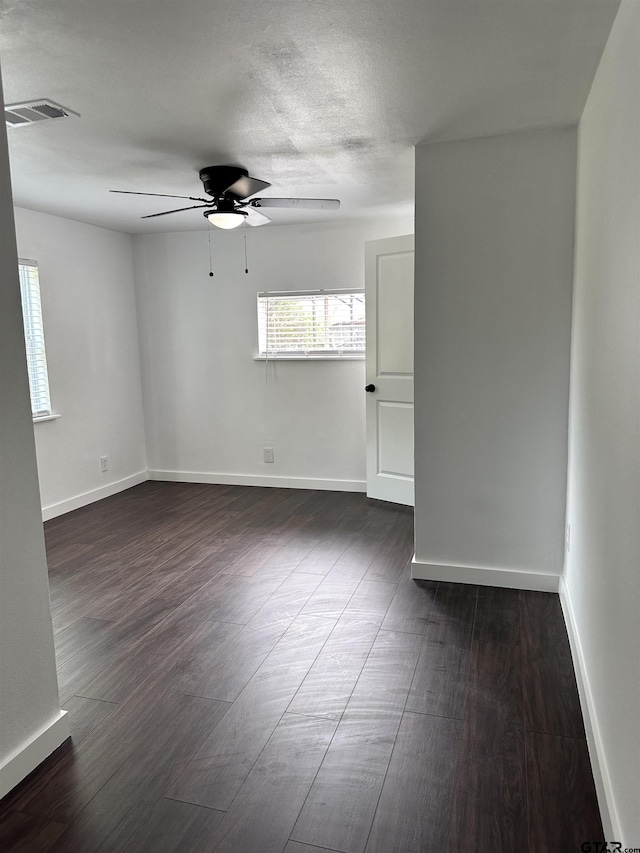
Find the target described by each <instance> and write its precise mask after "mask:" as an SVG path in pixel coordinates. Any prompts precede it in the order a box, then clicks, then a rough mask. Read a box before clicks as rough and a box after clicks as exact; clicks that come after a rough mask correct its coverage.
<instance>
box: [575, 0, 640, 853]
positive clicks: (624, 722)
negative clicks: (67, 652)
mask: <svg viewBox="0 0 640 853" xmlns="http://www.w3.org/2000/svg"><path fill="white" fill-rule="evenodd" d="M639 57H640V6H639V5H638V3H637V2H636V0H623V3H622V6H621V7H620V11H619V13H618V17H617V18H616V22H615V24H614V27H613V30H612V33H611V36H610V39H609V42H608V45H607V48H606V50H605V53H604V55H603V58H602V62H601V64H600V67H599V70H598V72H597V75H596V77H595V81H594V83H593V88H592V90H591V93H590V95H589V99H588V101H587V105H586V107H585V110H584V114H583V116H582V120H581V122H580V127H579V137H578V140H579V141H578V204H577V226H576V235H577V237H576V272H575V285H574V303H573V344H572V371H571V410H570V411H571V414H570V424H571V427H570V467H569V482H568V515H567V518H568V522H569V524H570V525H571V542H570V551H569V553H568V555H567V563H566V571H565V582H566V586H565V587H564V590H563V592H564V595H563V603H564V604H565V611H566V613H567V615H568V619H569V623H570V628H571V629H572V635H573V639H574V651H575V652H576V653H577V659H578V663H579V666H580V669H581V675H582V680H583V699H584V700H585V703H586V706H587V707H586V710H587V712H588V713H589V717H590V722H591V726H592V731H591V732H590V735H591V737H590V746H591V747H592V750H593V752H592V754H594V757H596V758H597V759H598V761H597V764H598V765H599V769H600V772H601V778H600V777H599V775H598V773H596V781H597V782H598V783H599V787H600V791H599V793H600V795H601V802H604V801H606V803H607V808H606V809H603V812H604V815H605V816H607V811H608V813H609V814H608V816H607V819H608V821H609V823H610V824H611V825H610V826H606V825H605V834H606V835H607V837H608V838H612V839H616V840H618V841H621V840H624V842H626V845H624V846H629V845H633V846H638V845H640V630H639V627H638V626H639V625H640V620H639V618H638V614H639V613H640V513H639V507H640V248H639V238H640V59H639ZM607 819H605V824H606V823H607Z"/></svg>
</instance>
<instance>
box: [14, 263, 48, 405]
mask: <svg viewBox="0 0 640 853" xmlns="http://www.w3.org/2000/svg"><path fill="white" fill-rule="evenodd" d="M18 270H19V273H20V295H21V296H22V316H23V319H24V338H25V343H26V348H27V369H28V371H29V390H30V392H31V412H32V414H33V417H34V418H42V417H46V416H47V415H50V414H51V400H50V397H49V377H48V374H47V356H46V354H45V350H44V327H43V324H42V307H41V305H40V280H39V278H38V264H37V263H36V262H35V261H25V260H22V259H21V260H20V261H19V262H18Z"/></svg>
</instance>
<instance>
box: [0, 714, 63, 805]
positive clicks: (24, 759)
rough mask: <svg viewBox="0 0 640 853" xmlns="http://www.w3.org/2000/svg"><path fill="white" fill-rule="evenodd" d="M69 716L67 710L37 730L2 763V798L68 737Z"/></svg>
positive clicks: (0, 781)
mask: <svg viewBox="0 0 640 853" xmlns="http://www.w3.org/2000/svg"><path fill="white" fill-rule="evenodd" d="M70 735H71V731H70V729H69V718H68V717H67V712H66V711H60V713H59V715H58V716H57V717H56V719H55V720H53V721H52V722H51V723H49V724H48V725H47V726H45V727H44V728H43V729H41V730H40V731H39V732H37V733H36V734H35V735H34V736H33V737H32V738H31V740H29V741H28V743H26V744H25V745H24V746H21V747H20V748H19V749H18V750H17V751H16V752H14V753H13V755H10V756H9V758H8V759H7V760H6V761H5V762H4V763H3V764H2V765H0V800H1V799H2V798H3V797H4V796H6V795H7V794H8V793H9V791H11V790H13V788H15V787H16V785H18V784H19V783H20V782H22V780H23V779H26V777H27V776H28V775H29V773H31V772H32V771H33V770H35V769H36V767H37V766H38V765H39V764H42V762H43V761H44V760H45V758H48V757H49V756H50V755H51V753H52V752H53V751H54V749H57V748H58V747H59V746H60V744H61V743H63V742H64V741H65V740H66V739H67V738H68V737H70Z"/></svg>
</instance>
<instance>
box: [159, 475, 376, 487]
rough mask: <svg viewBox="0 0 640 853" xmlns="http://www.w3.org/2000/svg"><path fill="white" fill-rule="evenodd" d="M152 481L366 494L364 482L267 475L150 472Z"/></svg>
mask: <svg viewBox="0 0 640 853" xmlns="http://www.w3.org/2000/svg"><path fill="white" fill-rule="evenodd" d="M149 479H150V480H167V481H169V482H174V483H214V484H216V485H219V486H267V487H270V488H275V489H320V490H322V491H329V492H366V490H367V484H366V483H365V481H364V480H324V479H313V478H310V477H277V476H276V477H268V476H267V475H265V474H218V473H213V472H210V471H149Z"/></svg>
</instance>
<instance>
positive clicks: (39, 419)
mask: <svg viewBox="0 0 640 853" xmlns="http://www.w3.org/2000/svg"><path fill="white" fill-rule="evenodd" d="M61 417H62V415H56V414H51V415H40V416H39V417H37V418H34V419H33V422H34V424H41V423H42V422H43V421H55V420H57V419H58V418H61Z"/></svg>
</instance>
